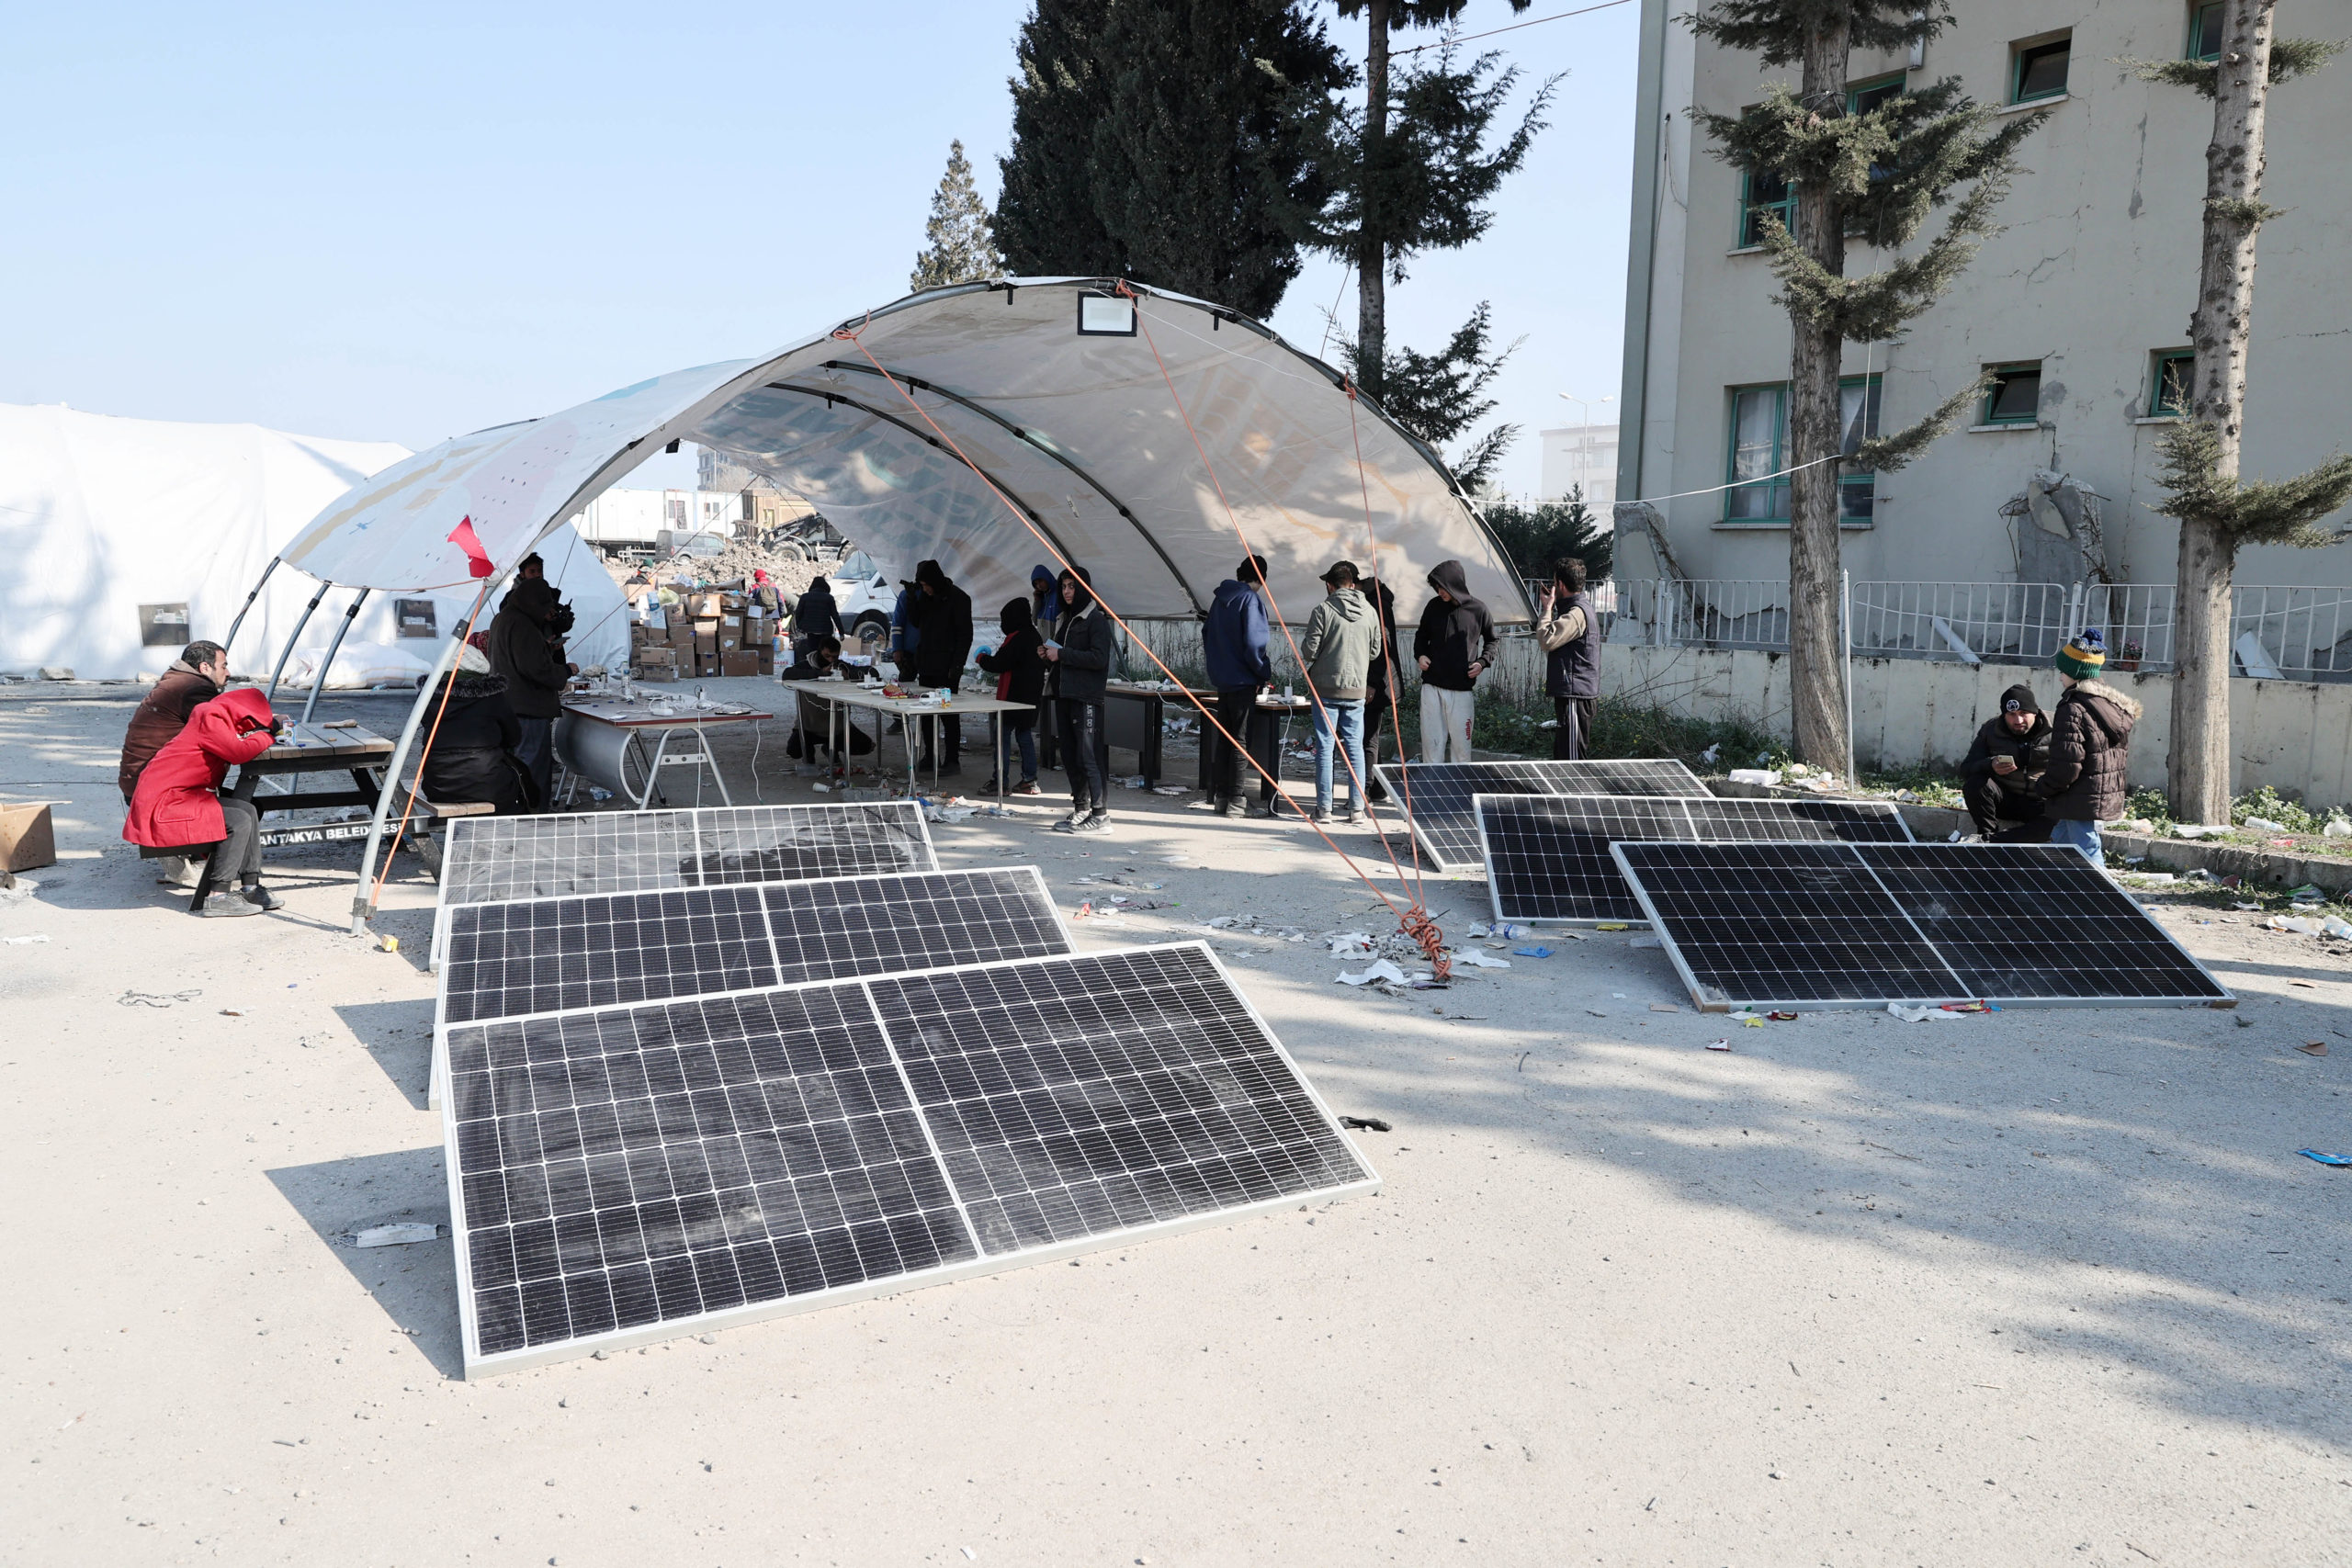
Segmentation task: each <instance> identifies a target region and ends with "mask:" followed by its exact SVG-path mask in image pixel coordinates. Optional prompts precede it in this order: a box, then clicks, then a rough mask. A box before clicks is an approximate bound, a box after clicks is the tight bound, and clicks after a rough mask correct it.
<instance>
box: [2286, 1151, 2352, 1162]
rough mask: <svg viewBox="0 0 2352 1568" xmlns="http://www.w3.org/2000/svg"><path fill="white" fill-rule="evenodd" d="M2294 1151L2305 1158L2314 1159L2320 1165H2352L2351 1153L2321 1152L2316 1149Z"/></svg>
mask: <svg viewBox="0 0 2352 1568" xmlns="http://www.w3.org/2000/svg"><path fill="white" fill-rule="evenodd" d="M2295 1152H2296V1153H2297V1154H2299V1155H2301V1156H2303V1157H2304V1158H2305V1159H2315V1160H2317V1161H2319V1163H2320V1164H2322V1165H2335V1166H2346V1165H2352V1155H2329V1154H2322V1153H2321V1152H2320V1151H2319V1150H2317V1149H2297V1150H2296V1151H2295Z"/></svg>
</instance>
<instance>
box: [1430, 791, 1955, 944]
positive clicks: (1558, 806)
mask: <svg viewBox="0 0 2352 1568" xmlns="http://www.w3.org/2000/svg"><path fill="white" fill-rule="evenodd" d="M1473 804H1474V806H1475V807H1476V812H1477V818H1478V837H1479V841H1480V844H1481V847H1482V852H1483V853H1484V856H1485V859H1486V863H1487V889H1488V891H1489V893H1490V894H1491V895H1492V897H1493V899H1494V908H1495V919H1498V920H1566V921H1590V920H1645V919H1647V917H1646V916H1645V914H1644V913H1643V910H1642V907H1641V904H1640V903H1639V902H1638V901H1637V900H1636V899H1635V898H1634V890H1633V889H1632V888H1631V887H1628V886H1626V885H1625V878H1624V877H1623V874H1620V873H1619V871H1618V869H1617V863H1616V861H1615V860H1613V859H1612V858H1611V856H1610V853H1609V846H1610V845H1611V843H1614V842H1618V841H1620V840H1623V841H1627V842H1639V841H1642V840H1704V841H1708V842H1727V841H1736V840H1754V839H1774V840H1792V841H1794V840H1814V839H1819V840H1836V841H1843V842H1849V843H1860V842H1890V843H1909V842H1910V841H1911V830H1910V829H1908V828H1906V827H1905V826H1904V822H1903V814H1902V813H1901V812H1899V811H1897V810H1896V809H1895V808H1894V807H1893V806H1892V805H1890V804H1889V803H1887V802H1885V801H1878V800H1716V799H1704V800H1667V799H1659V798H1657V797H1644V796H1626V795H1476V796H1474V797H1473Z"/></svg>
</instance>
